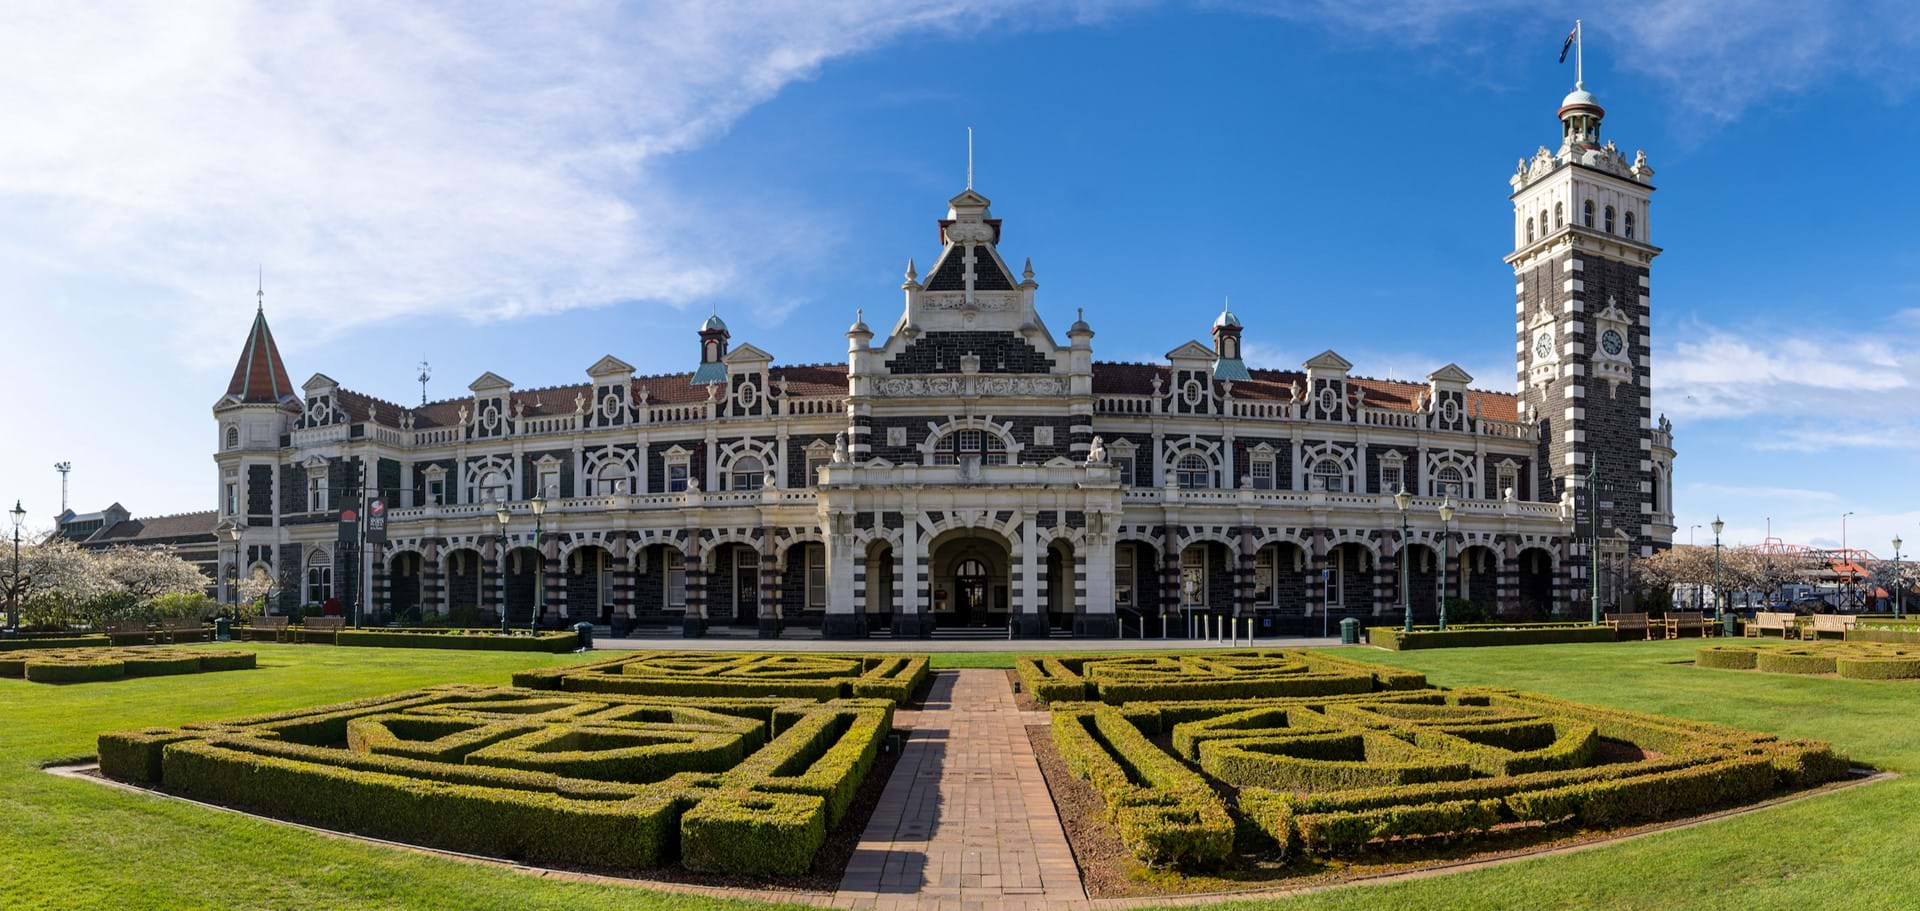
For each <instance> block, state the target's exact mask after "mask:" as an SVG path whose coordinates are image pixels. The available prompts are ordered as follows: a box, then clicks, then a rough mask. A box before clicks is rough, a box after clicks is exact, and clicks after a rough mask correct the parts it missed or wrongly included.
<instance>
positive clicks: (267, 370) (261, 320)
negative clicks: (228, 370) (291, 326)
mask: <svg viewBox="0 0 1920 911" xmlns="http://www.w3.org/2000/svg"><path fill="white" fill-rule="evenodd" d="M261 298H262V299H261V301H260V306H259V308H258V309H256V310H255V311H254V313H253V327H252V328H251V329H248V330H247V344H246V347H244V348H242V349H240V362H239V363H237V364H235V365H234V366H233V381H232V382H229V383H228V384H227V396H228V397H229V398H232V399H233V400H234V401H237V402H242V403H245V404H249V405H278V404H280V403H281V402H284V401H286V400H288V399H290V398H293V396H294V392H293V381H291V380H289V379H287V365H286V362H284V361H282V360H280V349H279V348H278V347H276V346H275V345H274V344H273V331H272V330H270V329H268V328H267V310H266V302H265V295H264V294H263V295H261Z"/></svg>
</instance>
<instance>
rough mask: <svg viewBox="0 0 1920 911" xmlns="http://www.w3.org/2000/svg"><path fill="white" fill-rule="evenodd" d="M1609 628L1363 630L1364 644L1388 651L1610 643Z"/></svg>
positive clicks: (1537, 626)
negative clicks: (1409, 632) (1365, 632)
mask: <svg viewBox="0 0 1920 911" xmlns="http://www.w3.org/2000/svg"><path fill="white" fill-rule="evenodd" d="M1615 639H1616V637H1615V635H1614V630H1613V627H1610V626H1594V625H1593V624H1590V623H1577V624H1568V623H1551V624H1545V623H1543V624H1527V625H1522V624H1475V625H1470V626H1450V627H1448V628H1447V629H1446V631H1445V632H1442V631H1440V630H1437V629H1418V628H1416V629H1415V630H1414V631H1413V633H1412V634H1408V633H1406V632H1405V631H1403V630H1402V629H1401V628H1400V627H1397V626H1371V627H1368V628H1367V644H1368V645H1375V646H1379V647H1381V648H1384V649H1390V650H1392V651H1396V652H1400V651H1409V650H1412V649H1417V648H1481V647H1486V646H1498V645H1559V644H1565V643H1575V642H1613V641H1615Z"/></svg>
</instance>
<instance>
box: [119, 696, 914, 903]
mask: <svg viewBox="0 0 1920 911" xmlns="http://www.w3.org/2000/svg"><path fill="white" fill-rule="evenodd" d="M892 716H893V706H892V704H891V703H889V702H886V701H885V700H879V699H844V700H835V701H832V702H826V703H815V702H807V701H804V700H798V699H765V698H762V699H713V700H705V701H703V703H702V704H701V705H700V706H699V707H693V706H690V705H688V704H687V702H686V700H679V699H665V698H653V697H626V696H618V695H604V694H595V695H593V696H591V697H576V696H571V695H564V694H560V693H555V692H552V691H540V690H526V689H514V688H507V687H478V686H466V685H449V686H439V687H432V688H429V689H426V690H420V691H415V692H410V693H400V694H394V695H391V696H385V697H379V698H375V699H366V700H360V701H357V702H351V703H342V704H338V705H330V706H318V707H314V708H310V709H305V710H296V711H291V712H279V713H273V714H268V715H260V716H254V717H252V718H243V719H237V720H234V721H227V722H215V723H207V724H194V725H188V726H185V727H182V728H178V729H162V728H150V729H146V730H139V731H124V732H116V733H109V734H102V735H101V736H100V738H99V751H100V768H101V771H102V773H103V774H105V775H107V776H108V777H110V778H113V779H116V780H120V781H126V782H130V783H135V784H141V785H146V786H157V787H159V788H162V789H164V790H166V791H169V792H171V793H179V794H183V795H185V796H189V797H193V798H195V799H201V800H207V801H209V802H213V803H220V804H223V805H228V806H236V807H241V808H244V809H248V810H251V811H255V812H260V813H263V814H266V815H270V816H275V817H278V818H283V819H290V820H296V821H300V822H304V823H308V824H312V825H318V826H322V827H326V828H335V829H342V830H345V831H352V832H357V833H361V834H366V835H372V836H375V837H381V838H390V839H394V840H398V841H406V842H410V843H414V844H422V845H429V846H434V847H441V848H447V849H450V850H457V851H467V852H472V853H478V854H486V855H490V856H496V857H506V858H510V859H515V860H524V861H529V862H536V863H561V864H567V865H581V866H589V867H598V868H615V869H631V868H635V867H646V866H656V865H659V864H662V863H665V862H667V861H669V860H672V859H673V858H674V857H675V856H676V855H677V856H678V857H679V859H680V862H681V864H682V865H683V866H685V867H687V868H688V869H694V870H709V871H715V872H727V873H757V874H796V873H800V872H804V871H805V870H806V869H807V867H808V866H809V865H810V864H811V863H812V860H813V857H814V855H815V854H816V853H817V852H818V850H819V848H820V846H821V845H822V844H823V843H824V839H825V837H826V833H827V831H828V830H830V829H831V828H832V827H833V826H834V825H836V824H837V823H838V822H839V821H840V820H841V818H842V817H843V816H844V814H845V813H846V811H847V809H848V807H849V805H850V804H851V802H852V797H853V795H854V794H855V793H856V792H857V790H858V788H859V786H860V783H861V781H862V780H864V779H865V777H866V775H867V773H868V772H869V771H870V770H871V769H872V766H873V763H874V761H875V759H876V758H877V757H878V755H879V751H880V747H881V744H882V743H883V742H884V741H885V738H886V734H887V731H888V730H889V729H890V728H891V726H892ZM402 721H405V722H413V723H417V724H419V725H421V726H423V727H422V728H421V729H419V730H415V731H413V733H422V734H426V735H433V734H440V735H441V736H438V737H436V738H435V739H434V740H431V741H419V740H405V739H401V738H399V737H397V736H394V735H393V733H392V730H391V729H390V727H389V725H394V724H396V723H399V722H402ZM550 730H557V731H558V732H559V735H560V736H565V735H567V734H568V733H569V732H571V731H573V730H602V731H605V732H606V735H607V736H629V737H632V738H634V739H635V740H636V742H638V741H641V740H646V739H649V738H655V739H657V738H659V737H662V736H668V739H672V737H671V736H669V735H683V736H682V737H681V739H682V740H691V739H697V738H698V737H701V736H709V735H711V736H719V735H722V734H725V733H726V732H732V734H733V735H736V736H737V738H738V740H739V742H740V743H742V744H751V745H753V746H757V747H758V748H757V749H755V750H753V751H752V752H751V753H750V754H747V755H745V756H744V759H742V760H741V761H738V762H735V763H733V764H732V766H731V767H730V768H727V769H724V770H706V771H701V770H689V769H683V768H673V767H664V766H655V767H653V768H652V769H651V770H639V771H636V769H634V768H629V769H626V770H625V771H626V772H628V773H630V774H628V775H627V776H626V777H637V778H643V779H647V780H644V781H617V780H600V779H594V778H578V777H569V776H567V775H562V774H558V773H556V772H554V771H551V770H542V769H529V768H520V767H515V764H513V763H508V764H501V765H494V764H487V765H473V764H466V763H464V762H463V761H462V760H464V759H465V758H466V756H468V755H470V754H472V753H474V752H478V751H480V750H483V749H487V748H488V746H489V744H494V745H497V744H500V743H502V742H505V741H507V740H510V739H512V738H513V737H514V736H518V735H523V734H524V733H526V732H530V731H549V732H550ZM449 731H450V732H451V733H442V732H449ZM635 749H636V750H638V749H644V748H643V747H636V748H635ZM423 757H431V758H423ZM496 758H502V757H496ZM504 758H506V759H509V760H510V759H511V757H510V756H507V757H504ZM540 758H541V760H542V762H545V761H549V760H555V759H556V758H557V759H559V760H562V761H564V760H566V759H567V758H568V753H567V752H566V751H564V750H562V751H548V752H542V753H541V754H540ZM592 759H593V756H592V755H591V754H582V756H581V762H587V763H590V762H591V761H592ZM535 764H536V765H537V764H539V763H535ZM586 767H587V766H580V765H577V764H576V766H575V768H576V770H577V769H580V768H586ZM599 771H602V772H608V773H612V772H613V771H614V770H613V769H612V768H611V767H608V766H603V767H601V768H600V769H599Z"/></svg>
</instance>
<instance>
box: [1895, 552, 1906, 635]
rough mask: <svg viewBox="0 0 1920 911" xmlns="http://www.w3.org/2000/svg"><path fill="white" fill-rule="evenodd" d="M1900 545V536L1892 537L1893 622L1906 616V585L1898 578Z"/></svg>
mask: <svg viewBox="0 0 1920 911" xmlns="http://www.w3.org/2000/svg"><path fill="white" fill-rule="evenodd" d="M1900 544H1901V541H1900V536H1899V535H1894V536H1893V618H1894V619H1895V620H1898V619H1901V618H1902V617H1905V616H1906V614H1907V612H1906V601H1907V599H1906V587H1907V583H1906V581H1905V580H1903V579H1901V578H1900Z"/></svg>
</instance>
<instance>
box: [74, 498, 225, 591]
mask: <svg viewBox="0 0 1920 911" xmlns="http://www.w3.org/2000/svg"><path fill="white" fill-rule="evenodd" d="M219 515H220V514H219V512H218V511H216V510H212V509H209V510H204V511H202V512H185V513H180V514H179V515H173V516H147V517H144V518H135V517H134V516H133V514H132V513H130V512H128V511H127V508H126V507H124V506H121V505H120V504H119V503H115V504H113V505H112V506H109V507H107V508H106V509H103V510H100V511H99V512H90V513H76V512H74V511H73V510H71V509H69V510H67V511H66V512H63V513H61V514H60V515H58V516H56V517H54V528H53V533H52V537H55V538H66V539H67V540H70V541H73V542H74V543H75V544H78V545H79V546H80V547H82V548H84V549H86V550H107V549H109V548H114V547H169V548H172V549H173V551H174V554H175V555H176V556H178V557H179V558H180V559H182V560H185V561H187V562H188V563H191V564H193V566H194V568H195V569H198V570H200V571H201V572H202V573H205V574H206V577H207V579H208V580H209V585H208V589H207V592H208V594H218V592H219V590H220V589H219V586H218V584H217V582H215V581H213V580H217V579H218V572H219V570H220V567H221V565H222V559H221V555H220V540H219V536H218V535H217V534H216V528H215V526H216V525H217V524H218V522H219Z"/></svg>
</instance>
